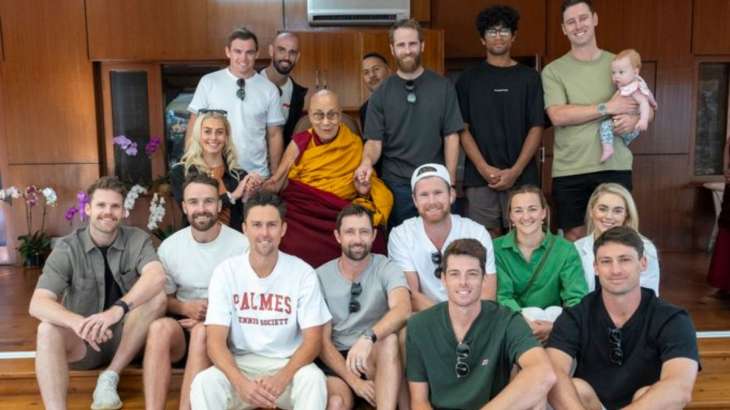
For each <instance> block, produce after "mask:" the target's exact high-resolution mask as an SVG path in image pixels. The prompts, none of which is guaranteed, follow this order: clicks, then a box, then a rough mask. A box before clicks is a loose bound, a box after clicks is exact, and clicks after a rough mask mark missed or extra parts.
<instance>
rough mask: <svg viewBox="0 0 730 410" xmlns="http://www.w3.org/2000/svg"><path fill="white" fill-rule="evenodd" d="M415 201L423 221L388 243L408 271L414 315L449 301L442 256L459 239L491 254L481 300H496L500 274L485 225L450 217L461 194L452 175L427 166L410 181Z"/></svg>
mask: <svg viewBox="0 0 730 410" xmlns="http://www.w3.org/2000/svg"><path fill="white" fill-rule="evenodd" d="M411 190H412V191H413V202H414V204H415V205H416V209H417V210H418V216H416V217H413V218H410V219H406V220H405V221H404V222H403V223H402V224H401V225H399V226H397V227H395V228H394V229H393V231H391V233H390V238H389V240H388V255H389V256H390V258H391V259H392V260H393V261H394V262H395V263H396V264H398V265H400V267H401V268H402V269H403V272H405V275H406V279H407V280H408V286H409V287H410V288H411V304H412V305H413V311H414V312H420V311H422V310H424V309H427V308H429V307H431V306H432V305H434V304H436V303H438V302H442V301H445V300H446V290H445V289H444V286H443V284H442V281H441V267H440V266H441V255H442V254H443V250H444V249H446V247H447V246H449V244H450V243H451V242H453V241H454V240H456V239H463V238H472V239H476V240H478V241H479V242H480V243H481V244H482V245H483V246H484V247H485V248H486V249H487V262H486V277H485V279H484V286H483V287H482V299H489V300H495V299H496V294H497V276H496V272H497V269H496V268H495V265H494V251H493V247H492V239H491V237H490V236H489V233H488V232H487V230H486V229H485V228H484V226H482V225H480V224H478V223H476V222H474V221H472V220H471V219H468V218H463V217H461V216H459V215H453V214H451V204H453V203H454V201H455V200H456V191H455V190H454V187H453V185H452V184H451V178H450V177H449V171H448V170H447V169H446V167H445V166H443V165H440V164H423V165H421V166H419V167H418V168H416V170H415V171H413V175H412V176H411Z"/></svg>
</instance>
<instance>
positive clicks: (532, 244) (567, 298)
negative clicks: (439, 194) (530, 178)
mask: <svg viewBox="0 0 730 410" xmlns="http://www.w3.org/2000/svg"><path fill="white" fill-rule="evenodd" d="M508 205H509V207H508V209H509V218H510V225H511V227H512V229H511V230H510V232H509V233H508V234H507V235H504V236H501V237H499V238H497V239H496V240H495V241H494V255H495V260H496V263H497V284H498V287H497V301H498V302H499V303H500V304H502V305H504V306H507V307H509V308H511V309H512V310H514V311H517V312H520V311H521V312H522V314H523V316H525V319H527V323H528V324H529V325H530V328H531V329H532V331H533V334H534V335H535V336H536V337H537V338H538V339H540V341H543V342H544V341H545V340H547V337H548V336H549V335H550V331H551V330H552V328H553V323H552V322H553V321H555V318H556V317H557V316H558V315H559V314H560V313H561V312H562V306H573V305H575V304H577V303H578V302H580V301H581V299H582V298H583V296H585V294H586V293H588V288H587V286H586V281H585V277H584V274H583V266H582V265H581V260H580V256H579V255H578V252H577V251H576V249H575V246H573V244H572V243H570V242H568V241H567V240H565V239H563V238H562V237H559V236H556V235H553V234H552V233H550V231H549V229H547V225H548V224H547V223H546V221H547V220H548V214H549V209H548V207H547V202H546V201H545V196H544V195H543V193H542V191H541V190H540V188H537V187H535V186H532V185H525V186H522V187H520V188H517V189H515V190H513V191H512V192H511V193H510V197H509V201H508ZM533 308H537V309H533Z"/></svg>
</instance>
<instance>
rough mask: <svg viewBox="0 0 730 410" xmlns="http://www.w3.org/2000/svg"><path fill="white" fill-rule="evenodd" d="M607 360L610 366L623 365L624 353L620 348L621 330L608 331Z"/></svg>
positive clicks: (612, 329) (610, 329)
mask: <svg viewBox="0 0 730 410" xmlns="http://www.w3.org/2000/svg"><path fill="white" fill-rule="evenodd" d="M608 349H609V350H608V360H609V361H610V362H611V364H613V365H616V366H621V365H622V364H624V351H623V348H622V347H621V329H616V328H609V329H608Z"/></svg>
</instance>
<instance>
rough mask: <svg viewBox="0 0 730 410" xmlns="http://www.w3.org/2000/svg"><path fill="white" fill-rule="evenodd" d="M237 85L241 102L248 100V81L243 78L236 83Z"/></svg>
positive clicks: (237, 93) (237, 92) (237, 95)
mask: <svg viewBox="0 0 730 410" xmlns="http://www.w3.org/2000/svg"><path fill="white" fill-rule="evenodd" d="M236 84H237V85H238V90H237V91H236V97H238V99H239V100H241V101H243V100H245V99H246V88H245V87H246V80H244V79H243V78H239V79H238V81H236Z"/></svg>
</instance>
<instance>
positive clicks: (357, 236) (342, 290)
mask: <svg viewBox="0 0 730 410" xmlns="http://www.w3.org/2000/svg"><path fill="white" fill-rule="evenodd" d="M334 235H335V238H336V239H337V242H339V243H340V245H341V247H342V255H341V256H340V257H339V258H337V259H334V260H332V261H330V262H327V263H326V264H324V265H322V266H320V267H319V268H318V269H317V276H318V277H319V281H320V284H321V285H322V286H321V287H322V290H323V293H324V298H325V301H326V302H327V307H328V308H329V310H330V313H331V314H332V320H331V321H330V322H329V323H328V324H326V325H325V328H324V337H323V339H324V340H323V345H322V352H321V353H320V356H319V360H318V363H317V364H318V365H320V367H322V370H323V371H324V373H325V374H326V375H327V392H328V401H329V402H330V403H335V402H337V403H340V404H341V405H342V407H343V408H352V407H353V403H354V399H355V396H353V392H354V393H355V395H356V396H357V397H360V398H362V399H364V400H366V401H367V402H368V403H370V405H372V406H375V407H376V408H379V409H394V408H395V407H396V402H397V399H398V387H399V386H400V381H401V378H402V374H403V370H402V368H401V365H400V363H401V362H400V360H399V357H398V331H399V330H400V329H401V328H402V327H403V325H404V324H405V321H406V319H408V316H409V315H410V313H411V301H410V294H409V291H408V284H407V282H406V279H405V276H404V275H403V272H402V270H401V269H400V268H399V267H398V266H396V265H395V264H394V263H392V262H390V261H389V260H388V258H386V257H385V256H383V255H377V254H371V253H370V249H371V247H372V244H373V241H374V240H375V235H376V230H375V229H374V228H373V223H372V216H371V214H370V212H369V211H368V210H367V209H365V208H363V207H361V206H359V205H349V206H347V207H346V208H344V209H343V210H342V211H340V214H339V215H338V216H337V223H336V229H335V231H334Z"/></svg>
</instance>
